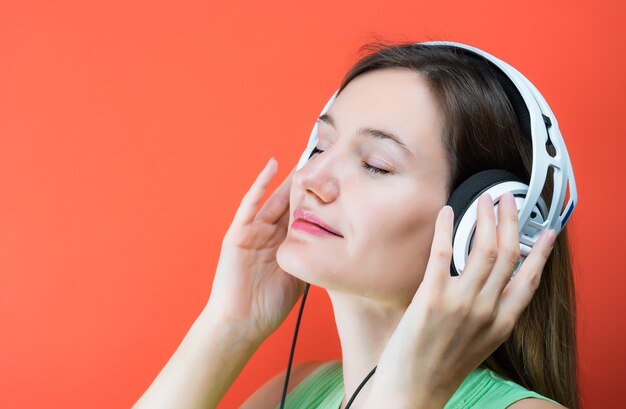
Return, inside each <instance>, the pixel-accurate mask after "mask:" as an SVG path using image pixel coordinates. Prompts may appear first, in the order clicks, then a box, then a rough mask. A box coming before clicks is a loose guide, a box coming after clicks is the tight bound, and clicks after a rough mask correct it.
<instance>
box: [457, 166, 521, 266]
mask: <svg viewBox="0 0 626 409" xmlns="http://www.w3.org/2000/svg"><path fill="white" fill-rule="evenodd" d="M507 191H510V192H512V193H513V194H514V195H515V196H520V195H524V196H525V194H526V192H527V191H528V186H527V185H526V184H525V183H524V182H523V181H522V179H521V178H519V177H518V176H517V175H515V174H513V173H511V172H508V171H506V170H502V169H489V170H484V171H481V172H478V173H475V174H474V175H472V176H470V177H469V178H468V179H466V180H465V181H464V182H463V183H461V184H460V185H459V186H458V187H457V188H456V189H455V190H454V192H452V194H451V195H450V197H449V199H448V203H447V204H448V205H449V206H450V207H452V210H453V211H454V226H453V231H452V261H451V263H450V274H451V275H452V276H458V275H459V274H460V273H461V272H462V271H463V269H464V268H465V262H466V260H467V256H468V255H469V251H470V247H471V244H472V239H473V236H474V231H475V227H476V221H477V216H476V208H477V205H478V198H479V197H480V196H481V195H482V194H483V193H485V192H488V193H489V194H490V195H491V197H492V199H493V200H494V207H495V206H496V204H497V202H498V201H499V199H500V197H501V196H502V195H503V194H504V193H505V192H507Z"/></svg>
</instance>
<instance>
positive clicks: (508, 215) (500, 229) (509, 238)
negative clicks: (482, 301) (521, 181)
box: [482, 192, 520, 305]
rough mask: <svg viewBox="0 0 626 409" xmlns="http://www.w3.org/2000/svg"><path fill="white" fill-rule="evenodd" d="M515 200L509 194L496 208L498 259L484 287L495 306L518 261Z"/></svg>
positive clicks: (503, 196)
mask: <svg viewBox="0 0 626 409" xmlns="http://www.w3.org/2000/svg"><path fill="white" fill-rule="evenodd" d="M517 217H518V215H517V207H516V205H515V198H514V197H513V194H512V193H510V192H507V193H505V194H504V195H502V197H501V198H500V204H499V206H498V226H497V234H498V258H497V259H496V262H495V264H494V267H493V270H492V273H491V274H490V275H489V278H488V279H487V282H486V283H485V286H484V287H483V290H482V291H483V293H484V295H485V296H486V297H487V298H489V301H490V302H491V305H495V304H496V303H497V302H498V301H499V299H500V296H501V295H502V291H503V290H504V287H505V286H506V285H507V284H508V282H509V281H510V279H511V276H512V275H513V271H515V267H517V264H518V262H519V260H520V248H519V229H518V225H519V221H518V218H517Z"/></svg>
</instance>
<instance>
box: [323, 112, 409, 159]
mask: <svg viewBox="0 0 626 409" xmlns="http://www.w3.org/2000/svg"><path fill="white" fill-rule="evenodd" d="M317 121H318V122H319V121H322V122H325V123H327V124H329V125H330V126H332V127H333V128H335V129H336V127H335V121H334V120H333V118H332V117H331V116H330V115H328V114H322V115H320V117H319V118H318V119H317ZM356 134H357V136H371V137H373V138H377V139H389V140H392V141H394V142H395V143H397V144H398V145H399V146H400V148H402V149H403V150H404V151H405V152H407V153H408V154H410V155H413V152H411V150H410V149H409V147H408V146H406V144H405V143H404V142H402V140H401V139H400V138H398V137H397V136H396V135H394V134H392V133H391V132H389V131H383V130H380V129H373V128H359V130H358V131H357V133H356Z"/></svg>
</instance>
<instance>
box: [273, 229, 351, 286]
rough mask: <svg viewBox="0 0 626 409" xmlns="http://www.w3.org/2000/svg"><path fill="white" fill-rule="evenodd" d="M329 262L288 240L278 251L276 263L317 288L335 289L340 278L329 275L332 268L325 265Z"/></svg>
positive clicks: (288, 272)
mask: <svg viewBox="0 0 626 409" xmlns="http://www.w3.org/2000/svg"><path fill="white" fill-rule="evenodd" d="M327 262H328V259H327V258H325V257H320V256H319V255H317V254H315V253H313V252H311V251H307V250H306V249H305V248H302V246H300V245H299V244H298V243H297V242H294V241H291V240H289V239H288V238H287V239H286V240H285V241H283V242H282V243H281V245H280V246H279V247H278V250H277V251H276V263H277V264H278V266H279V267H280V268H281V269H283V270H284V271H285V272H286V273H287V274H290V275H292V276H294V277H296V278H298V279H300V280H302V281H305V282H307V283H310V284H311V285H314V286H316V287H321V288H329V287H335V286H336V284H337V283H336V282H335V281H336V280H337V279H338V278H340V277H337V276H334V275H333V274H330V273H329V270H330V266H329V265H325V264H324V263H327ZM331 262H332V260H331Z"/></svg>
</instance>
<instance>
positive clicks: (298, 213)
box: [293, 208, 343, 237]
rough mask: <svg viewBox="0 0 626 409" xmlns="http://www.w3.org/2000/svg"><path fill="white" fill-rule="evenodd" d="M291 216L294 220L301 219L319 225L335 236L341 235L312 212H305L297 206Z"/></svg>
mask: <svg viewBox="0 0 626 409" xmlns="http://www.w3.org/2000/svg"><path fill="white" fill-rule="evenodd" d="M293 217H294V219H295V220H298V219H302V220H304V221H306V222H308V223H313V224H316V225H318V226H319V227H321V228H322V229H324V230H326V231H328V232H330V233H333V234H334V235H336V236H339V237H343V236H342V235H341V233H339V232H338V231H337V230H335V229H333V228H332V226H330V225H328V224H326V223H325V222H324V221H323V220H322V219H320V218H319V217H317V216H316V215H314V214H313V213H305V212H304V210H302V209H300V208H298V209H296V210H295V211H294V212H293Z"/></svg>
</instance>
